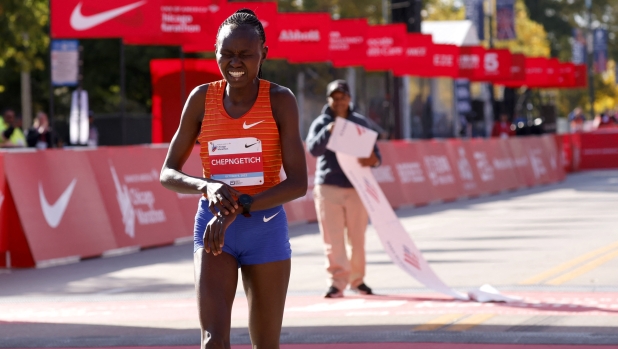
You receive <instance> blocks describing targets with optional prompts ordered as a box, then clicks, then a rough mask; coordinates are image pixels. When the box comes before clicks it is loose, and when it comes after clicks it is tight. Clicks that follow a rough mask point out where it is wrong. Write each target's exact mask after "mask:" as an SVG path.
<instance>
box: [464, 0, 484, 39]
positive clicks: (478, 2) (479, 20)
mask: <svg viewBox="0 0 618 349" xmlns="http://www.w3.org/2000/svg"><path fill="white" fill-rule="evenodd" d="M464 4H465V6H466V19H469V20H471V21H472V23H473V24H474V27H475V28H476V33H477V35H478V36H479V40H485V10H484V9H483V0H465V1H464Z"/></svg>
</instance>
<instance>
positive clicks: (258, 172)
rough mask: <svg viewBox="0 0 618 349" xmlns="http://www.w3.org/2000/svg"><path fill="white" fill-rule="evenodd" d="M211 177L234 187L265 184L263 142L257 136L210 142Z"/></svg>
mask: <svg viewBox="0 0 618 349" xmlns="http://www.w3.org/2000/svg"><path fill="white" fill-rule="evenodd" d="M208 158H209V161H210V178H212V179H216V180H218V181H221V182H223V183H225V184H227V185H229V186H232V187H244V186H249V185H262V184H264V163H263V156H262V142H261V141H260V140H259V139H257V138H255V137H246V138H228V139H217V140H214V141H211V142H209V143H208Z"/></svg>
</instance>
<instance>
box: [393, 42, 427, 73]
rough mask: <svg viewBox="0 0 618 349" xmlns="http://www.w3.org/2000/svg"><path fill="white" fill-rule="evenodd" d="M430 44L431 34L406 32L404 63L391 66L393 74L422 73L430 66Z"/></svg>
mask: <svg viewBox="0 0 618 349" xmlns="http://www.w3.org/2000/svg"><path fill="white" fill-rule="evenodd" d="M432 45H433V41H432V39H431V35H427V34H420V33H408V36H407V38H406V48H405V51H404V57H405V64H400V65H396V66H393V67H392V70H393V73H394V74H395V76H405V75H421V74H423V72H424V71H425V70H426V69H428V68H429V66H431V60H430V55H429V52H430V49H431V46H432Z"/></svg>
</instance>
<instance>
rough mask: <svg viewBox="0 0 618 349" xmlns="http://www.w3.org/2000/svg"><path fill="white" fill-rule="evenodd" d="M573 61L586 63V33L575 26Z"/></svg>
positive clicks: (572, 41)
mask: <svg viewBox="0 0 618 349" xmlns="http://www.w3.org/2000/svg"><path fill="white" fill-rule="evenodd" d="M571 62H573V63H574V64H586V33H585V31H584V30H583V29H580V28H573V38H571Z"/></svg>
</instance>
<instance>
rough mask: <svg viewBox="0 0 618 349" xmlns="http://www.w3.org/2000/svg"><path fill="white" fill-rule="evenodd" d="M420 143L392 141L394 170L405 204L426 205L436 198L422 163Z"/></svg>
mask: <svg viewBox="0 0 618 349" xmlns="http://www.w3.org/2000/svg"><path fill="white" fill-rule="evenodd" d="M421 144H422V143H421V142H416V141H412V142H411V141H401V142H394V143H393V153H394V154H395V161H396V164H395V170H396V172H397V177H398V178H399V183H400V185H401V188H400V191H401V193H402V194H403V196H404V198H405V204H406V205H416V206H420V205H427V204H429V203H430V202H432V201H435V200H436V198H435V194H434V192H433V189H432V186H431V185H430V184H429V178H428V177H427V173H426V172H425V167H424V165H423V158H422V156H421V154H422V153H421V151H422V149H421Z"/></svg>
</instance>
